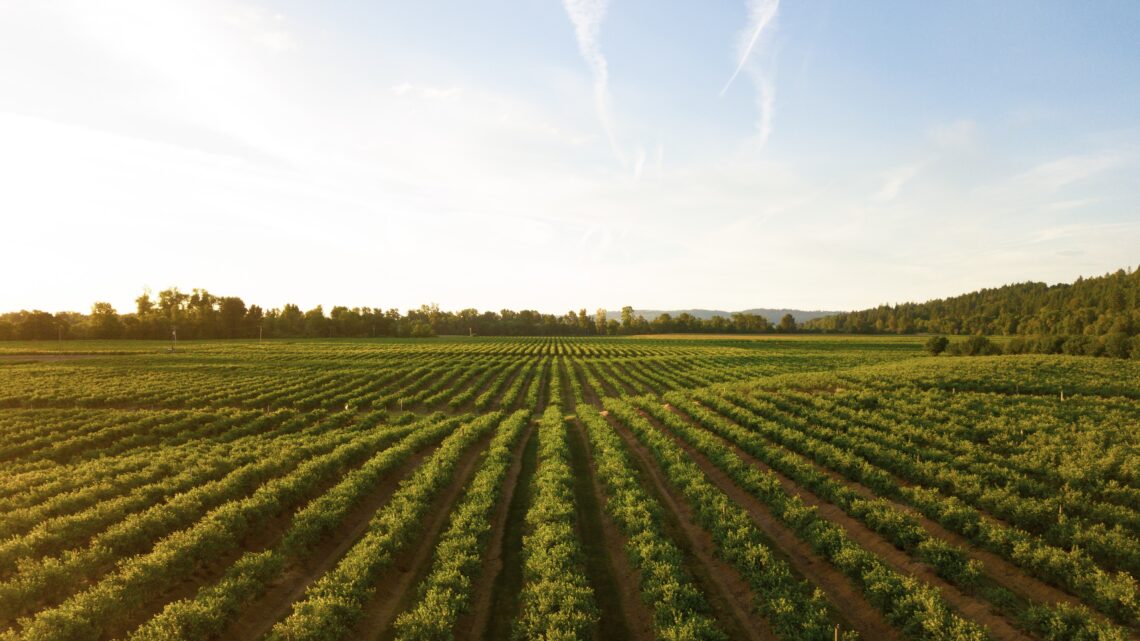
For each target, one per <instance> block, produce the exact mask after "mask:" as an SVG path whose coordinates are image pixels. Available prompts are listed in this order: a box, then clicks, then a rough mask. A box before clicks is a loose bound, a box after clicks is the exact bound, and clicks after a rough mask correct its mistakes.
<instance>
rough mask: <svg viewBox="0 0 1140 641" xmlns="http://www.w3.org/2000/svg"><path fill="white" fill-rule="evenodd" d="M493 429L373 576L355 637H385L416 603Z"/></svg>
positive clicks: (465, 457) (470, 451) (465, 455)
mask: <svg viewBox="0 0 1140 641" xmlns="http://www.w3.org/2000/svg"><path fill="white" fill-rule="evenodd" d="M493 436H494V432H493V431H492V432H491V433H488V434H487V435H485V436H484V437H483V438H481V439H479V442H478V443H476V444H475V445H474V446H472V447H470V448H468V449H467V451H466V452H464V453H463V456H462V458H461V459H460V460H459V462H458V464H457V465H456V467H455V471H454V472H453V473H452V479H451V484H450V485H448V486H447V488H446V489H445V490H444V491H443V493H442V494H440V495H439V496H437V497H436V498H435V499H434V500H433V501H432V504H431V507H430V508H428V511H427V516H426V517H424V519H423V521H422V527H421V529H420V531H419V535H418V536H417V537H416V539H415V542H414V543H413V544H412V546H411V547H409V548H407V549H405V550H403V551H402V552H400V553H399V554H397V555H396V557H395V558H394V559H392V562H391V563H390V564H389V565H388V567H387V568H386V569H385V570H384V571H383V572H381V574H380V576H379V577H378V578H377V579H376V581H375V584H376V591H375V592H374V593H373V594H372V598H371V600H370V601H369V603H368V604H367V605H366V606H365V608H364V616H363V618H362V619H361V621H360V623H358V624H357V626H356V634H354V635H353V638H355V639H388V638H391V637H392V636H393V632H394V630H393V629H392V623H393V622H394V621H395V620H396V616H397V615H399V614H400V613H401V612H403V611H404V610H406V609H407V608H408V606H410V605H412V604H413V603H415V601H416V598H417V596H418V595H417V592H416V588H417V587H418V586H419V584H420V582H421V581H422V580H423V578H424V577H425V576H427V573H428V572H429V571H430V570H431V563H432V559H433V557H434V552H435V546H436V544H437V543H438V542H439V537H440V535H441V534H442V533H443V529H444V528H445V527H447V523H448V520H449V518H450V517H451V511H452V509H454V507H455V505H456V503H458V502H459V498H460V497H461V496H462V495H463V491H464V490H465V489H467V484H468V483H469V482H470V481H471V479H472V478H473V477H474V476H475V472H476V471H477V470H478V469H479V462H480V461H482V460H483V457H482V456H481V454H482V453H483V452H484V450H486V449H487V446H488V444H489V443H490V442H491V439H492V437H493Z"/></svg>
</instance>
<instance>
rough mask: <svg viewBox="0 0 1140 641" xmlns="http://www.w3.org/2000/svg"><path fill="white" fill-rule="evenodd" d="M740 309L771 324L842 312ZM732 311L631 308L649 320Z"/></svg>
mask: <svg viewBox="0 0 1140 641" xmlns="http://www.w3.org/2000/svg"><path fill="white" fill-rule="evenodd" d="M740 311H741V312H744V313H747V314H755V315H756V316H763V317H764V318H766V319H768V321H769V322H771V323H773V324H775V323H779V322H780V319H781V318H783V317H784V314H791V315H792V318H794V319H796V322H797V323H806V322H808V321H811V320H815V319H817V318H823V317H825V316H834V315H836V314H841V313H842V312H825V311H818V310H816V311H805V310H802V309H763V308H756V309H744V310H740ZM733 313H734V312H726V311H723V310H719V309H635V310H633V314H634V316H644V317H645V320H649V321H651V320H653V319H654V318H657V317H658V316H660V315H661V314H669V315H670V316H672V317H673V318H676V317H677V316H679V315H681V314H688V315H690V316H692V317H694V318H699V319H701V320H708V319H710V318H712V317H713V316H721V317H723V318H730V317H732V314H733ZM606 316H607V317H608V318H613V319H620V318H621V311H620V310H619V311H616V312H611V311H607V312H606Z"/></svg>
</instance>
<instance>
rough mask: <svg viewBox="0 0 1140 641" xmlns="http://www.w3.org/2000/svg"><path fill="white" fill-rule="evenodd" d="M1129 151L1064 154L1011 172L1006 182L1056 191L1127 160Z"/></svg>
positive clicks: (1129, 155) (1129, 156)
mask: <svg viewBox="0 0 1140 641" xmlns="http://www.w3.org/2000/svg"><path fill="white" fill-rule="evenodd" d="M1132 159H1133V157H1132V155H1131V154H1128V153H1123V152H1120V151H1116V150H1108V151H1101V152H1094V153H1088V154H1078V155H1071V156H1065V157H1063V158H1058V159H1056V160H1051V161H1048V162H1045V163H1042V164H1040V165H1037V166H1036V167H1033V168H1032V169H1030V170H1028V171H1026V172H1023V173H1021V174H1019V175H1017V176H1014V177H1013V178H1012V179H1011V180H1010V183H1011V184H1013V185H1016V186H1018V187H1023V188H1029V189H1035V190H1038V191H1056V190H1058V189H1061V188H1062V187H1066V186H1068V185H1070V184H1072V183H1076V182H1079V181H1082V180H1085V179H1087V178H1091V177H1093V176H1096V175H1098V174H1102V173H1105V172H1107V171H1110V170H1113V169H1116V168H1117V167H1119V166H1121V165H1123V164H1125V163H1127V162H1129V161H1130V160H1132Z"/></svg>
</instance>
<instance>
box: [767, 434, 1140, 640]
mask: <svg viewBox="0 0 1140 641" xmlns="http://www.w3.org/2000/svg"><path fill="white" fill-rule="evenodd" d="M765 418H767V417H765ZM835 429H838V428H835ZM761 438H763V439H764V440H765V441H767V440H768V439H767V438H766V437H764V436H761ZM813 438H818V437H817V436H813ZM819 440H821V441H822V442H824V443H830V441H828V440H826V439H819ZM776 447H782V446H780V445H779V444H776ZM785 449H787V450H788V451H789V452H792V453H794V454H796V455H798V456H800V457H802V458H803V459H804V460H805V461H808V462H810V463H811V464H812V465H813V466H814V467H816V468H817V469H820V470H822V471H824V472H825V473H827V474H829V475H831V476H832V477H833V478H837V479H839V480H841V481H842V482H844V483H846V484H848V485H851V484H852V483H854V484H855V486H858V487H857V488H856V489H859V488H861V493H862V492H868V493H870V495H871V496H877V495H875V494H874V493H873V492H872V491H871V490H870V489H869V488H866V487H863V486H859V485H858V483H857V482H856V481H854V480H852V479H848V478H847V477H846V476H844V475H843V474H842V473H840V472H837V471H834V470H831V469H829V468H825V467H821V466H819V465H818V464H817V463H815V462H814V461H812V457H811V456H810V455H809V454H805V453H803V452H801V451H800V450H799V449H795V448H785ZM860 458H864V460H865V461H866V462H867V463H868V464H869V465H870V466H871V467H872V468H874V469H876V470H878V471H879V472H881V473H882V474H883V475H885V476H886V478H888V479H890V481H891V482H892V483H894V484H896V485H897V486H898V487H900V488H908V489H924V488H928V487H929V486H926V485H923V484H922V483H916V482H914V481H911V480H909V479H907V478H905V477H903V476H900V475H898V474H896V473H895V472H893V471H891V470H890V469H887V468H886V467H885V466H881V465H879V464H877V463H875V462H874V461H872V460H870V459H867V458H865V457H860ZM853 487H854V486H853ZM879 498H884V497H879ZM963 503H967V504H969V505H970V506H971V508H972V509H974V510H975V511H976V512H977V514H978V516H979V518H981V519H982V520H983V521H985V522H986V523H988V524H990V525H993V526H995V527H998V528H1002V529H1008V530H1015V531H1017V530H1022V529H1023V528H1019V527H1018V526H1016V525H1013V524H1011V523H1010V522H1008V521H1006V520H1003V519H1002V518H1000V517H997V516H995V515H993V514H992V513H990V512H989V511H987V510H986V509H985V508H984V507H981V506H977V505H974V504H973V503H970V502H968V501H963ZM892 504H894V505H897V506H899V508H900V509H904V510H907V511H909V512H910V513H912V514H913V515H914V516H915V517H916V518H920V517H921V518H922V520H923V523H924V524H930V525H931V526H933V528H934V529H933V530H928V531H930V532H931V533H932V534H933V533H934V532H939V531H940V532H943V533H945V535H946V538H947V540H950V541H956V542H958V543H959V544H960V545H962V546H963V547H965V548H966V549H967V550H968V551H969V552H970V553H971V554H972V556H973V558H977V559H979V560H982V561H983V562H986V563H989V562H990V561H988V559H993V560H995V561H997V562H999V563H1000V565H998V566H997V567H999V568H1001V571H1000V572H998V573H996V576H994V580H995V582H997V583H999V584H1003V585H1004V584H1005V583H1010V585H1009V586H1007V587H1008V588H1009V589H1011V590H1012V591H1013V592H1015V593H1018V594H1021V595H1023V596H1025V597H1026V598H1031V599H1033V600H1036V601H1039V602H1042V603H1057V602H1060V603H1074V602H1080V600H1079V599H1077V598H1076V595H1073V594H1070V593H1069V592H1067V591H1066V590H1065V589H1064V588H1063V587H1061V586H1058V585H1053V584H1051V583H1047V582H1045V581H1043V580H1041V579H1037V578H1035V577H1032V576H1030V575H1028V574H1027V573H1026V571H1025V570H1022V569H1021V568H1018V567H1017V566H1016V565H1014V564H1012V563H1010V562H1009V561H1006V560H1005V559H1003V558H1001V557H1000V556H999V555H997V554H994V553H992V552H989V551H987V550H984V549H981V548H979V547H978V546H977V545H975V544H973V543H972V542H970V541H968V540H966V539H965V538H964V537H962V536H960V535H957V534H955V533H953V532H949V531H947V530H946V529H945V528H943V527H942V526H940V525H939V524H937V523H934V522H932V521H931V520H930V519H928V518H926V517H923V516H922V515H921V514H920V513H919V512H918V511H917V509H915V508H914V507H911V506H910V505H907V504H902V503H897V502H895V501H892ZM987 567H990V566H987ZM1022 577H1024V579H1025V581H1022ZM1094 616H1095V617H1096V618H1098V619H1100V620H1102V621H1108V620H1109V619H1108V617H1107V616H1105V615H1104V614H1103V613H1097V614H1095V615H1094ZM1130 635H1131V637H1132V638H1134V639H1140V630H1135V629H1133V630H1131V631H1130Z"/></svg>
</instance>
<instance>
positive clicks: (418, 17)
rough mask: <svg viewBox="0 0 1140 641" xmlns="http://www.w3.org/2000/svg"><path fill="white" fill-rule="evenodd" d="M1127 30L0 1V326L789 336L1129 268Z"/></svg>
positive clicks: (420, 7)
mask: <svg viewBox="0 0 1140 641" xmlns="http://www.w3.org/2000/svg"><path fill="white" fill-rule="evenodd" d="M1136 33H1140V4H1137V3H1134V2H1097V3H1076V2H1073V3H1042V2H1032V3H1031V2H1001V3H992V2H955V3H925V2H923V3H916V2H901V1H900V2H865V3H851V2H799V3H793V2H787V1H785V2H777V1H775V0H740V1H732V2H729V1H716V2H699V3H689V2H686V3H680V2H676V3H661V2H649V1H646V0H611V1H609V2H603V1H598V0H567V1H566V2H558V1H554V0H547V1H537V0H516V1H511V2H508V1H505V0H502V1H490V2H480V3H460V2H384V3H364V2H353V3H348V2H342V3H308V2H279V3H274V2H224V1H220V0H204V1H202V2H147V1H144V0H137V1H127V0H116V1H111V2H107V3H97V4H96V3H89V2H83V1H79V0H76V1H72V2H58V1H54V0H49V1H45V2H12V3H5V4H3V5H0V77H3V78H5V82H4V83H0V141H2V143H3V144H0V181H2V182H0V217H2V219H3V220H2V222H3V227H4V229H5V232H6V233H5V235H6V237H7V239H8V241H9V242H7V243H5V245H6V247H5V249H4V251H3V252H0V269H2V270H3V271H4V273H6V274H9V277H6V278H5V279H4V280H3V284H2V285H0V309H18V308H32V307H38V308H43V309H48V310H59V309H86V308H87V307H89V305H90V303H91V302H92V301H94V300H109V301H111V302H112V303H113V304H115V305H116V306H117V307H118V308H119V309H120V311H128V310H129V309H130V308H131V301H132V299H133V298H134V296H136V295H137V293H138V292H139V291H141V290H142V288H143V287H144V286H149V287H151V288H153V289H155V290H158V289H162V288H165V287H168V286H171V285H177V286H180V287H182V288H184V289H186V288H190V287H195V286H198V287H205V288H208V289H210V290H211V291H214V292H215V293H222V294H237V295H241V296H243V297H245V298H246V300H247V301H251V302H258V303H260V304H262V305H265V306H270V307H272V306H279V305H281V304H283V303H285V302H296V303H298V304H300V305H302V306H303V307H311V306H313V305H316V304H322V303H323V304H325V305H331V304H348V305H369V306H380V307H385V308H387V307H400V308H407V307H411V306H418V305H420V304H422V303H427V302H437V303H439V304H440V305H441V306H443V307H445V308H452V309H454V308H461V307H477V308H480V309H498V308H502V307H511V308H523V307H529V308H537V309H540V310H543V311H552V312H562V311H565V310H567V309H571V308H573V309H577V308H579V307H587V308H589V309H594V308H597V307H606V308H609V309H613V308H615V307H619V306H622V305H625V304H630V305H634V306H636V307H643V308H658V309H661V308H682V307H711V308H720V309H742V308H748V307H760V306H764V307H779V306H786V307H799V308H825V309H849V308H861V307H866V306H871V305H875V304H878V303H882V302H901V301H905V300H924V299H928V298H932V297H941V296H947V295H953V294H956V293H961V292H965V291H969V290H973V289H977V288H980V287H986V286H995V285H1000V284H1003V283H1007V282H1014V281H1024V280H1044V281H1048V282H1060V281H1069V280H1073V279H1074V278H1076V277H1077V276H1080V275H1086V276H1089V275H1097V274H1101V273H1104V272H1106V271H1111V270H1115V269H1117V268H1120V267H1127V266H1133V267H1135V266H1136V265H1138V264H1140V252H1138V251H1137V250H1136V248H1137V247H1140V184H1138V181H1137V180H1136V177H1137V176H1138V175H1140V172H1138V170H1140V45H1138V44H1137V39H1136V38H1135V34H1136Z"/></svg>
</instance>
